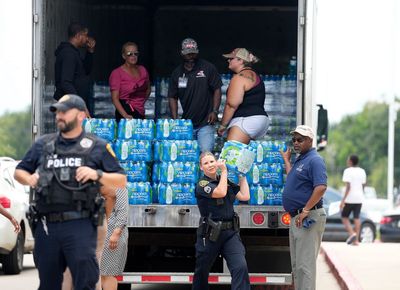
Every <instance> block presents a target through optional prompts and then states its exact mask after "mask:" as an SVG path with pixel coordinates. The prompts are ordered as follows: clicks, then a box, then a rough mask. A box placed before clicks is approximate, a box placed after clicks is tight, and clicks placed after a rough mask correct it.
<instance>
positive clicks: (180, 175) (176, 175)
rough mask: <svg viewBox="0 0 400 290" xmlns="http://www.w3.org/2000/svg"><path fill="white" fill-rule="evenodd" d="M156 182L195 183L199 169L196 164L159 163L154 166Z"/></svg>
mask: <svg viewBox="0 0 400 290" xmlns="http://www.w3.org/2000/svg"><path fill="white" fill-rule="evenodd" d="M154 167H155V169H154V170H153V174H155V175H156V176H155V178H154V179H153V180H156V181H157V182H176V183H196V182H197V180H198V175H199V169H198V163H197V162H182V161H175V162H160V163H156V164H155V165H154Z"/></svg>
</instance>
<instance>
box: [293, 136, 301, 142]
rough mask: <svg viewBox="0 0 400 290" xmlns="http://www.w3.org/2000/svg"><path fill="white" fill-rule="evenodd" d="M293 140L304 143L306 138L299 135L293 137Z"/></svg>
mask: <svg viewBox="0 0 400 290" xmlns="http://www.w3.org/2000/svg"><path fill="white" fill-rule="evenodd" d="M292 142H293V143H296V142H297V143H303V142H304V138H301V137H298V138H295V137H293V138H292Z"/></svg>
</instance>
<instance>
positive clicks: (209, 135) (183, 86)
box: [168, 38, 222, 152]
mask: <svg viewBox="0 0 400 290" xmlns="http://www.w3.org/2000/svg"><path fill="white" fill-rule="evenodd" d="M198 54H199V49H198V46H197V43H196V41H195V40H194V39H191V38H186V39H184V40H183V41H182V50H181V55H182V59H183V63H182V64H181V65H179V66H178V67H177V68H176V69H175V70H174V71H173V72H172V75H171V79H170V83H169V89H168V98H169V107H170V111H171V117H172V118H173V119H177V118H178V99H179V101H180V103H181V105H182V109H183V115H182V118H183V119H190V120H192V123H193V128H194V130H193V137H194V139H197V140H198V142H199V146H200V150H201V152H205V151H210V152H211V151H213V149H214V143H215V137H214V133H215V130H214V126H213V125H214V124H215V122H216V121H218V110H219V105H220V104H221V86H222V81H221V77H220V75H219V73H218V71H217V68H216V67H215V66H214V65H213V64H211V63H210V62H208V61H206V60H203V59H199V58H198Z"/></svg>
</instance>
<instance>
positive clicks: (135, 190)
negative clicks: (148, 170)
mask: <svg viewBox="0 0 400 290" xmlns="http://www.w3.org/2000/svg"><path fill="white" fill-rule="evenodd" d="M126 187H127V189H128V198H129V204H151V202H152V188H151V186H150V182H128V183H127V186H126Z"/></svg>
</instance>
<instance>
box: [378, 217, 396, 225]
mask: <svg viewBox="0 0 400 290" xmlns="http://www.w3.org/2000/svg"><path fill="white" fill-rule="evenodd" d="M392 221H393V220H392V218H391V217H388V216H384V217H382V219H381V222H380V224H381V225H386V224H390V223H391V222H392Z"/></svg>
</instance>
